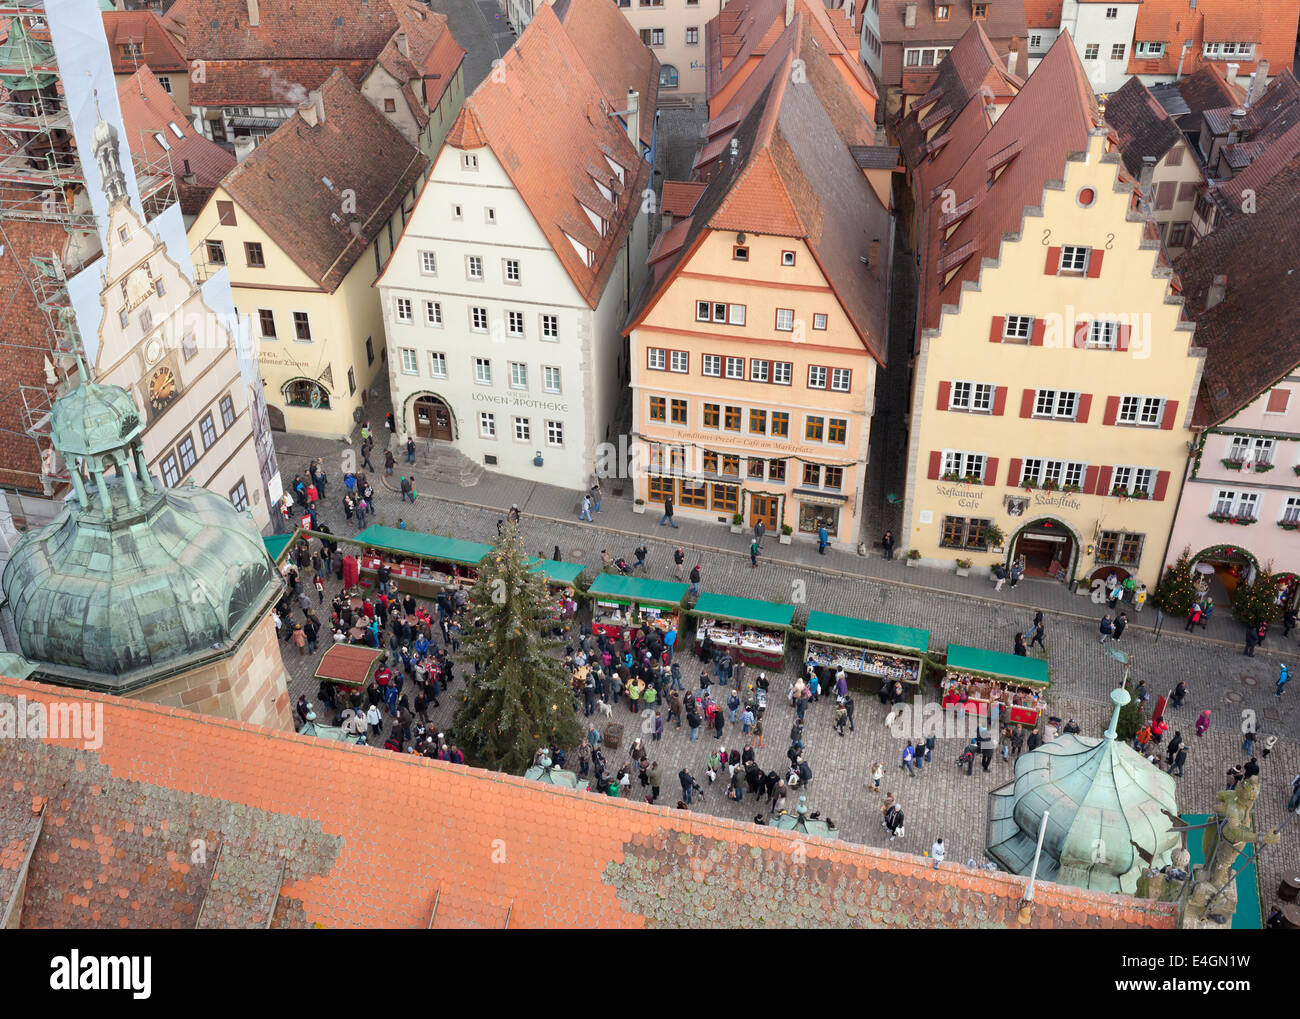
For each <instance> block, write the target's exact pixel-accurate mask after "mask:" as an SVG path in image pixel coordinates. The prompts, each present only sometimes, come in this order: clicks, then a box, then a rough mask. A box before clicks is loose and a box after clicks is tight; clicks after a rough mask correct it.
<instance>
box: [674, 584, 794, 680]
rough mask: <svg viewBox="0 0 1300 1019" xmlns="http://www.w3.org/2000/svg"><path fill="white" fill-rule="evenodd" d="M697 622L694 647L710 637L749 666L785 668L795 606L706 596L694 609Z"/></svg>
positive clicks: (692, 610)
mask: <svg viewBox="0 0 1300 1019" xmlns="http://www.w3.org/2000/svg"><path fill="white" fill-rule="evenodd" d="M691 615H693V616H695V617H696V618H697V620H698V622H697V623H696V626H695V646H696V647H697V648H698V647H699V646H700V645H701V644H703V643H704V638H705V637H706V636H707V637H708V638H709V639H710V640H711V641H712V642H713V643H714V644H715V645H717V646H719V647H723V648H726V649H727V650H728V651H730V652H731V656H732V657H733V658H736V659H739V660H740V661H742V662H744V663H745V664H746V665H761V666H762V667H763V668H766V669H780V668H781V667H783V666H784V665H785V643H786V635H787V634H788V633H789V631H790V623H791V622H792V621H793V620H794V606H793V605H783V604H781V603H780V602H770V601H759V600H757V599H756V598H735V597H732V596H731V595H726V594H703V595H700V600H699V601H698V602H696V603H695V607H694V608H693V609H691Z"/></svg>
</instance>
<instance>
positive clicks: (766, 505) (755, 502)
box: [749, 495, 777, 531]
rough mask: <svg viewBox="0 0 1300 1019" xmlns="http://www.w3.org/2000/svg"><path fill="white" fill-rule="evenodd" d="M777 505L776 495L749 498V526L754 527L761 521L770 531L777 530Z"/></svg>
mask: <svg viewBox="0 0 1300 1019" xmlns="http://www.w3.org/2000/svg"><path fill="white" fill-rule="evenodd" d="M776 504H777V497H776V496H774V495H751V496H750V497H749V526H750V527H753V526H754V525H755V524H757V523H758V522H759V521H760V520H761V521H762V522H763V526H764V527H766V528H767V529H768V530H769V531H775V530H776Z"/></svg>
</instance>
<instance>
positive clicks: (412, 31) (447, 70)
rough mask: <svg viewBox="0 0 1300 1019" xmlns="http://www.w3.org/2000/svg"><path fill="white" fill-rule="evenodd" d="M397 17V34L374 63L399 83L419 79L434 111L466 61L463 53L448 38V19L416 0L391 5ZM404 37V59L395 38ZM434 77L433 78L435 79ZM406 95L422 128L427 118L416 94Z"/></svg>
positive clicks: (454, 40)
mask: <svg viewBox="0 0 1300 1019" xmlns="http://www.w3.org/2000/svg"><path fill="white" fill-rule="evenodd" d="M394 10H395V11H396V12H397V15H398V19H397V20H398V24H397V30H396V31H394V32H393V35H392V37H391V38H390V39H389V40H388V43H387V44H386V45H385V46H384V48H383V49H382V50H380V52H379V56H378V57H376V61H377V62H378V63H379V65H380V66H381V67H383V68H384V70H386V71H387V72H388V73H389V74H391V75H392V76H393V77H394V78H396V79H397V80H398V81H402V82H411V81H413V80H415V79H422V80H423V85H424V90H425V93H426V95H425V100H426V102H427V103H428V106H429V108H430V109H436V108H437V106H438V103H439V101H440V100H441V99H442V96H443V94H444V93H445V92H446V91H447V89H449V88H450V87H451V85H452V83H453V81H454V80H455V78H456V71H457V70H458V69H459V67H460V65H461V64H462V63H463V62H464V60H465V51H464V50H463V49H462V48H461V46H460V44H459V43H457V42H456V39H455V37H454V36H453V35H452V34H451V28H450V26H449V25H448V23H447V18H446V17H445V16H444V15H442V14H438V13H437V12H435V11H431V10H429V8H427V7H425V6H424V4H422V3H418V2H416V0H407V2H406V3H396V2H395V3H394ZM399 33H400V34H405V36H406V49H407V53H408V54H409V56H403V55H402V51H401V48H400V47H399V46H398V45H397V37H398V34H399ZM434 76H436V77H434ZM405 91H406V93H407V102H408V104H410V105H411V112H412V114H414V116H415V118H416V120H418V121H420V124H421V126H423V125H424V124H426V123H427V122H428V119H429V115H428V114H427V113H425V112H424V110H422V109H420V107H419V104H418V102H413V100H416V99H417V96H416V94H413V93H411V92H410V90H409V88H408V89H407V90H405Z"/></svg>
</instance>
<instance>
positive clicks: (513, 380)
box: [510, 361, 528, 390]
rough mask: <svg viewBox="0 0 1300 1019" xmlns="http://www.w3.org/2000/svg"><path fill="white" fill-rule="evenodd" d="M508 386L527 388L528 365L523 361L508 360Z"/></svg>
mask: <svg viewBox="0 0 1300 1019" xmlns="http://www.w3.org/2000/svg"><path fill="white" fill-rule="evenodd" d="M510 388H511V389H524V390H526V389H527V388H528V365H527V364H526V363H524V362H523V361H511V362H510Z"/></svg>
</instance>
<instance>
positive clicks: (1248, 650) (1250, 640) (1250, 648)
mask: <svg viewBox="0 0 1300 1019" xmlns="http://www.w3.org/2000/svg"><path fill="white" fill-rule="evenodd" d="M1258 643H1259V634H1258V632H1257V631H1256V630H1254V629H1252V628H1251V627H1247V628H1246V646H1245V647H1244V648H1242V651H1241V653H1242V654H1243V655H1245V656H1246V657H1247V658H1254V657H1255V645H1257V644H1258Z"/></svg>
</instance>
